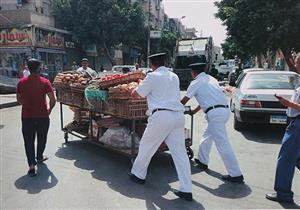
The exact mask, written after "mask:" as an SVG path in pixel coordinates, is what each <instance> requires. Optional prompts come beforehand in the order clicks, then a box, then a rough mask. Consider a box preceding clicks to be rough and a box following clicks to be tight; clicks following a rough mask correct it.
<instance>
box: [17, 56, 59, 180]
mask: <svg viewBox="0 0 300 210" xmlns="http://www.w3.org/2000/svg"><path fill="white" fill-rule="evenodd" d="M40 66H41V64H40V62H39V61H38V60H36V59H30V60H29V61H28V68H29V71H30V75H29V76H28V77H25V78H23V79H21V80H20V81H19V83H18V86H17V101H18V102H19V103H20V104H21V105H22V133H23V138H24V144H25V151H26V156H27V161H28V165H29V170H28V175H30V176H35V175H36V169H35V165H36V163H41V162H43V161H45V160H47V159H48V158H47V157H45V156H44V155H43V153H44V150H45V147H46V142H47V134H48V129H49V123H50V120H49V115H50V113H51V111H52V109H53V107H54V105H55V103H56V101H55V97H54V93H53V90H52V86H51V84H50V82H49V80H47V79H45V78H43V77H41V76H40ZM46 95H47V96H48V98H49V100H50V103H49V106H48V105H47V102H46ZM35 136H37V153H36V156H35V148H34V147H35V146H34V142H35Z"/></svg>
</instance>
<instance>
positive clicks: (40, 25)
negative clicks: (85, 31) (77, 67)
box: [0, 0, 80, 80]
mask: <svg viewBox="0 0 300 210" xmlns="http://www.w3.org/2000/svg"><path fill="white" fill-rule="evenodd" d="M0 7H1V10H0V75H4V76H8V77H16V76H20V75H21V74H20V72H22V70H23V69H24V68H25V65H26V60H27V59H28V58H29V57H35V58H37V59H39V60H41V62H42V69H43V70H44V71H45V72H46V73H48V74H49V77H50V80H53V78H54V77H55V75H56V74H57V72H61V71H63V70H64V69H66V68H68V67H69V66H70V65H71V63H72V60H73V59H78V57H79V55H80V50H79V45H78V43H76V42H74V41H73V36H72V34H71V33H70V32H68V31H65V30H61V29H58V28H55V21H54V18H53V17H52V16H51V0H16V1H15V0H1V5H0ZM67 55H69V56H67Z"/></svg>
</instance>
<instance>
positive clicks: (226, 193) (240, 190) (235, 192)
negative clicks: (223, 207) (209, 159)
mask: <svg viewBox="0 0 300 210" xmlns="http://www.w3.org/2000/svg"><path fill="white" fill-rule="evenodd" d="M206 173H207V174H208V175H210V176H213V177H215V178H217V179H219V180H221V181H223V182H224V183H222V184H221V185H219V186H218V188H215V189H212V188H210V187H208V186H205V185H203V184H201V183H198V182H195V181H193V184H194V185H196V186H198V187H200V188H202V189H204V190H206V191H207V192H209V193H211V194H213V195H215V196H217V197H222V198H230V199H238V198H243V197H247V196H248V195H250V194H251V193H252V190H251V188H250V187H249V186H248V185H247V184H237V183H230V182H225V181H224V180H222V174H220V173H218V172H216V171H213V170H210V169H209V170H208V171H206Z"/></svg>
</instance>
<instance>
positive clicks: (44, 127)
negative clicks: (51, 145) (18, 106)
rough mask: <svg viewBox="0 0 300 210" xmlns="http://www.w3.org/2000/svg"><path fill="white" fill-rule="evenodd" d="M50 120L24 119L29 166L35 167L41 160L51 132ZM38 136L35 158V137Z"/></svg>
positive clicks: (23, 127) (23, 131)
mask: <svg viewBox="0 0 300 210" xmlns="http://www.w3.org/2000/svg"><path fill="white" fill-rule="evenodd" d="M49 124H50V119H49V118H23V119H22V133H23V138H24V145H25V152H26V156H27V161H28V165H29V166H31V165H35V164H36V159H37V160H41V159H42V158H43V153H44V150H45V147H46V142H47V134H48V130H49ZM36 136H37V154H36V157H35V144H34V142H35V137H36Z"/></svg>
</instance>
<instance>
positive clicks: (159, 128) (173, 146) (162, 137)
mask: <svg viewBox="0 0 300 210" xmlns="http://www.w3.org/2000/svg"><path fill="white" fill-rule="evenodd" d="M163 141H165V143H166V144H167V146H168V148H169V150H170V152H171V155H172V158H173V161H174V164H175V167H176V171H177V174H178V178H179V182H180V189H179V190H180V191H182V192H192V181H191V166H190V161H189V159H188V156H187V152H186V148H185V140H184V115H183V113H182V112H173V111H165V110H162V111H157V112H155V113H154V114H153V115H151V116H150V117H149V119H148V125H147V128H146V130H145V132H144V134H143V137H142V139H141V142H140V147H139V153H138V156H137V157H136V159H135V161H134V164H133V167H132V170H131V173H133V174H134V175H135V176H137V177H138V178H140V179H145V178H146V175H147V168H148V165H149V163H150V161H151V158H152V156H153V155H154V153H155V152H156V151H157V149H158V148H159V146H160V145H161V144H162V142H163Z"/></svg>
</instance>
